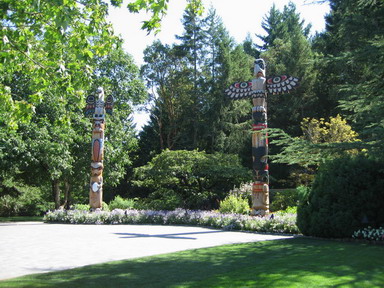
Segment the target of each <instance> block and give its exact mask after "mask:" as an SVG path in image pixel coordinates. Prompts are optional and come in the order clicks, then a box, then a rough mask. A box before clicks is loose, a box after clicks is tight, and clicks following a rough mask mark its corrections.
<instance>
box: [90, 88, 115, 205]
mask: <svg viewBox="0 0 384 288" xmlns="http://www.w3.org/2000/svg"><path fill="white" fill-rule="evenodd" d="M86 101H87V106H86V107H85V115H86V116H88V117H92V157H91V161H92V162H91V181H90V191H89V205H90V206H91V209H92V210H94V209H97V208H101V206H102V203H103V169H104V164H103V160H104V129H105V112H107V113H108V114H112V107H113V98H112V96H108V97H107V101H105V102H104V90H103V88H101V87H99V88H98V89H97V91H96V96H94V95H89V96H88V97H87V100H86Z"/></svg>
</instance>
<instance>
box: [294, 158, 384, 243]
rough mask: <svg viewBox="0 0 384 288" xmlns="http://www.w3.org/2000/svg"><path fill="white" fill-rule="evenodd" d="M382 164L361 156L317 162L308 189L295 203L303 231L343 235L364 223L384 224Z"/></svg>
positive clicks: (332, 235)
mask: <svg viewBox="0 0 384 288" xmlns="http://www.w3.org/2000/svg"><path fill="white" fill-rule="evenodd" d="M383 207H384V166H383V163H382V162H379V161H377V160H371V159H368V158H366V157H363V156H356V157H352V156H346V157H343V158H337V159H334V160H332V161H328V162H326V163H324V164H323V165H321V167H320V168H319V171H318V173H317V175H316V178H315V181H314V183H313V186H312V189H311V190H310V191H309V193H307V194H306V195H304V196H303V199H301V201H300V204H299V206H298V211H297V213H298V215H297V225H298V227H299V229H300V231H301V232H302V233H303V234H304V235H311V236H318V237H329V238H343V237H351V235H352V234H353V232H354V231H357V230H359V229H363V228H365V227H367V226H372V227H376V228H378V227H380V226H383V225H384V209H383Z"/></svg>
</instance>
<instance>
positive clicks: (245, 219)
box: [44, 208, 299, 234]
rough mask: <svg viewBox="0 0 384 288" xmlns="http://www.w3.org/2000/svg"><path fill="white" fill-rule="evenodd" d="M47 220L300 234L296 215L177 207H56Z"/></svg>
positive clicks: (72, 222) (46, 216) (47, 216)
mask: <svg viewBox="0 0 384 288" xmlns="http://www.w3.org/2000/svg"><path fill="white" fill-rule="evenodd" d="M44 221H45V222H55V223H57V222H59V223H69V224H158V225H197V226H205V227H213V228H219V229H224V230H243V231H255V232H265V233H288V234H298V233H299V230H298V228H297V226H296V215H295V214H284V215H274V217H271V216H265V217H257V216H249V215H241V214H221V213H219V212H215V211H203V210H186V209H180V208H179V209H175V210H173V211H154V210H135V209H127V210H122V209H115V210H113V211H110V212H109V211H96V212H88V211H81V210H64V211H63V210H55V211H49V212H48V213H47V214H46V215H45V216H44Z"/></svg>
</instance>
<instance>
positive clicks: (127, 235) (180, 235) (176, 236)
mask: <svg viewBox="0 0 384 288" xmlns="http://www.w3.org/2000/svg"><path fill="white" fill-rule="evenodd" d="M221 232H226V231H223V230H216V231H203V232H185V233H172V234H140V233H114V234H115V235H120V236H121V237H119V238H166V239H189V240H197V238H196V237H185V236H184V235H198V234H212V233H221Z"/></svg>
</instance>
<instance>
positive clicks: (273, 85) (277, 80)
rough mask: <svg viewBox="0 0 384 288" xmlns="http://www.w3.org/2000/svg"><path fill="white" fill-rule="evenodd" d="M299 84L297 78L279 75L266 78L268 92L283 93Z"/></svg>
mask: <svg viewBox="0 0 384 288" xmlns="http://www.w3.org/2000/svg"><path fill="white" fill-rule="evenodd" d="M298 85H299V78H296V77H292V76H288V75H280V76H270V77H268V78H267V90H268V93H269V94H284V93H289V91H291V90H293V89H295V88H296V87H297V86H298Z"/></svg>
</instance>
